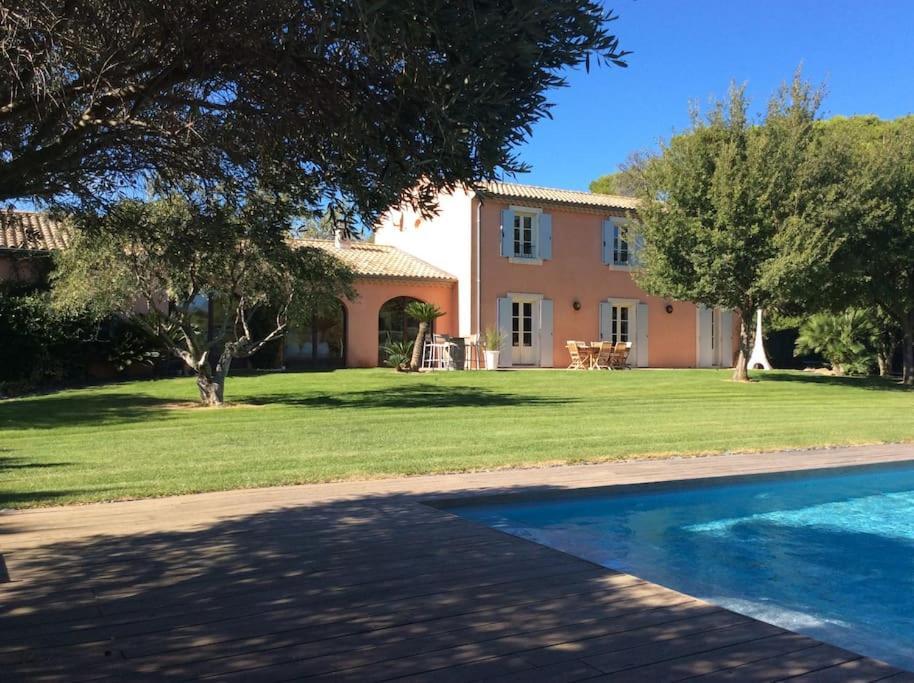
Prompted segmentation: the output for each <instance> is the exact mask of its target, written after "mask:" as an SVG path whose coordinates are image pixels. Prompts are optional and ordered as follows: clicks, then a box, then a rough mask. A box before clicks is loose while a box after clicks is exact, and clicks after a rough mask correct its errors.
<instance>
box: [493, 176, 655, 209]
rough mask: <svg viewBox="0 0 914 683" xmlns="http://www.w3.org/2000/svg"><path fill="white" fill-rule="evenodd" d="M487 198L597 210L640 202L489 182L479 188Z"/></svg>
mask: <svg viewBox="0 0 914 683" xmlns="http://www.w3.org/2000/svg"><path fill="white" fill-rule="evenodd" d="M477 191H478V192H479V193H480V194H482V195H483V196H485V197H502V198H505V199H519V200H532V201H539V202H549V203H553V204H566V205H569V206H584V207H587V208H595V209H637V208H638V200H637V199H635V198H634V197H623V196H620V195H613V194H596V193H594V192H580V191H578V190H558V189H554V188H551V187H538V186H536V185H522V184H520V183H503V182H500V181H496V180H489V181H486V182H484V183H482V184H481V185H479V186H478V187H477Z"/></svg>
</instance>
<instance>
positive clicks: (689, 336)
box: [0, 182, 736, 368]
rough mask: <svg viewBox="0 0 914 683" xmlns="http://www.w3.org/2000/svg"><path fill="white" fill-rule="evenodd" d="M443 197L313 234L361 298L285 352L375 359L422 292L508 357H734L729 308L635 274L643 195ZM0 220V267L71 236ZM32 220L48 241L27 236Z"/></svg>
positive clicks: (695, 361)
mask: <svg viewBox="0 0 914 683" xmlns="http://www.w3.org/2000/svg"><path fill="white" fill-rule="evenodd" d="M439 204H440V211H439V213H438V215H437V216H435V217H434V218H431V219H424V218H422V217H421V216H420V215H418V214H417V213H415V212H413V211H411V210H409V209H393V210H391V211H389V212H387V214H386V215H385V216H383V218H382V220H381V221H380V222H379V224H378V225H377V226H375V228H376V229H375V234H374V241H373V242H366V241H349V242H346V241H343V242H340V241H337V242H334V241H333V240H306V241H307V242H308V243H310V244H312V245H314V246H320V247H321V248H324V249H327V250H328V251H330V252H332V253H334V254H336V255H337V256H338V257H339V258H341V259H343V260H344V261H346V262H347V263H349V264H350V265H351V266H352V268H353V269H354V271H355V272H356V274H357V280H356V289H357V291H358V297H357V298H356V299H355V300H353V301H345V302H340V306H339V308H338V310H337V312H336V314H335V315H330V316H327V317H326V318H325V319H322V320H316V321H314V324H313V325H311V326H310V327H309V328H308V329H295V330H292V331H291V332H290V333H289V334H288V335H287V338H286V340H285V343H284V345H283V348H282V349H281V352H280V357H279V358H277V359H276V363H277V364H279V365H284V366H288V367H295V366H302V367H314V366H318V367H373V366H376V365H378V364H380V363H381V362H382V356H383V354H382V352H381V350H380V347H381V346H383V345H384V344H385V343H386V342H387V341H388V340H400V339H412V338H414V336H415V334H416V324H415V322H414V321H412V320H410V319H409V318H408V317H407V316H406V315H405V314H404V312H403V308H404V307H405V305H406V304H407V303H408V302H410V301H413V300H421V301H427V302H430V303H434V304H436V305H438V306H439V307H440V308H441V309H442V310H443V311H444V312H445V315H444V316H443V317H442V318H440V319H439V320H438V321H436V323H435V332H436V333H439V334H445V335H449V336H453V337H467V336H470V335H474V334H481V333H483V332H484V331H485V330H486V329H488V328H492V327H498V328H500V329H501V330H502V331H503V332H504V333H505V336H506V337H507V340H508V343H506V344H505V346H504V347H503V348H502V349H501V351H502V353H501V359H500V364H501V366H503V367H509V368H519V367H547V368H548V367H559V368H563V367H566V366H567V365H568V363H569V358H568V354H567V351H566V349H565V343H566V341H567V340H578V341H597V340H610V341H613V342H616V341H624V342H631V345H632V351H631V360H632V364H633V365H636V366H638V367H669V368H689V367H729V366H731V365H732V362H733V358H734V348H735V344H734V327H735V323H736V321H735V320H734V319H733V316H732V315H731V313H730V312H729V311H724V310H719V309H709V308H705V307H703V306H698V305H695V304H693V303H690V302H685V301H672V300H669V299H662V298H658V297H653V296H649V295H647V294H645V293H644V292H643V291H642V290H641V289H640V288H639V287H638V286H637V285H636V284H635V281H634V280H633V278H632V272H633V269H634V268H636V267H637V265H636V259H637V252H638V245H639V241H640V240H639V238H638V234H637V220H636V218H637V216H636V202H635V200H633V199H631V198H628V197H617V196H611V195H600V194H592V193H588V192H576V191H569V190H557V189H549V188H542V187H534V186H531V185H520V184H515V183H502V182H489V183H485V184H483V185H481V186H480V187H479V188H477V189H476V190H458V191H455V192H451V193H445V194H442V195H440V197H439ZM0 224H2V225H0V227H2V228H3V229H2V230H0V278H2V276H3V275H4V274H6V275H7V277H9V276H10V275H11V273H10V272H5V271H9V270H10V269H11V267H12V264H13V263H14V262H18V261H21V255H22V253H23V251H27V250H30V249H35V250H38V251H42V252H44V253H46V252H47V251H48V250H50V249H53V248H57V247H58V246H61V245H62V240H61V239H60V238H59V236H58V235H57V230H56V226H55V225H54V224H52V223H49V222H48V221H46V220H44V219H42V218H41V217H39V216H36V214H26V213H23V212H16V213H8V212H7V213H5V215H4V216H3V220H2V221H0ZM26 228H31V233H32V234H34V235H37V237H38V239H37V241H36V240H33V241H32V242H31V243H27V241H26V240H24V239H23V237H24V234H25V232H26Z"/></svg>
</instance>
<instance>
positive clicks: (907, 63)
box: [518, 0, 914, 190]
mask: <svg viewBox="0 0 914 683" xmlns="http://www.w3.org/2000/svg"><path fill="white" fill-rule="evenodd" d="M606 3H607V7H610V8H612V9H613V10H614V11H615V14H617V15H618V16H619V19H618V20H617V21H615V22H613V23H612V24H611V27H612V30H613V32H615V33H616V34H618V36H619V38H620V40H621V44H622V47H623V48H624V49H627V50H632V51H633V54H632V55H630V56H629V58H628V62H629V67H628V68H627V69H617V68H615V67H601V68H598V69H591V72H590V74H586V73H585V72H584V71H583V70H580V71H573V72H571V73H570V74H569V83H570V87H568V88H564V89H560V90H558V91H556V92H554V93H552V97H551V99H552V100H553V101H554V102H555V103H556V106H555V108H554V109H553V112H552V113H553V116H554V119H553V120H546V121H543V122H541V123H539V124H537V125H536V126H535V127H534V130H533V137H532V138H531V139H530V141H529V142H528V143H527V144H526V145H525V146H524V147H523V148H521V150H520V156H521V159H522V160H523V161H525V162H527V163H528V164H530V165H531V166H532V167H533V170H532V172H531V173H529V174H525V175H522V176H519V177H518V180H519V181H520V182H525V183H533V184H536V185H546V186H551V187H563V188H569V189H582V190H585V189H587V185H588V183H589V182H590V181H591V180H592V179H593V178H595V177H597V176H599V175H602V174H603V173H608V172H611V171H614V170H615V169H616V166H617V164H619V163H620V162H621V161H624V160H625V157H626V156H627V155H628V154H629V152H631V151H633V150H637V149H645V148H653V147H656V143H657V141H658V140H659V139H660V138H668V137H669V136H670V134H671V133H673V132H674V131H677V130H682V129H684V128H685V127H687V126H688V104H689V102H690V101H696V102H698V103H700V104H706V103H707V102H708V100H709V98H710V97H712V96H718V97H719V96H722V95H724V94H725V93H726V90H727V87H728V85H729V83H730V82H731V81H734V80H735V81H737V82H740V83H742V82H745V83H747V84H748V92H749V94H750V97H751V98H752V101H753V105H754V106H755V107H760V108H761V107H764V104H765V102H766V101H767V99H768V97H769V96H770V95H771V93H772V92H774V90H775V89H776V88H777V87H778V86H779V85H780V84H781V83H782V82H783V81H785V80H788V79H789V78H790V77H791V76H792V74H793V72H794V70H795V69H796V67H797V65H799V64H800V63H802V64H803V72H804V75H805V77H806V78H807V79H809V80H811V81H813V82H816V83H824V84H825V86H826V88H827V91H828V95H827V97H826V100H825V103H824V106H823V114H824V115H825V116H833V115H838V114H843V115H853V114H876V115H878V116H881V117H883V118H894V117H896V116H901V115H904V114H909V113H912V112H914V0H870V1H869V2H861V0H856V1H855V2H850V1H847V0H764V1H763V0H755V1H751V2H750V1H749V0H729V1H727V0H692V1H686V0H606Z"/></svg>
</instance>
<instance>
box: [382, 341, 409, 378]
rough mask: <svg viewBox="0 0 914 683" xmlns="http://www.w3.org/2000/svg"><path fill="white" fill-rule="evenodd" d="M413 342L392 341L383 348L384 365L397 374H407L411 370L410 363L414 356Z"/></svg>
mask: <svg viewBox="0 0 914 683" xmlns="http://www.w3.org/2000/svg"><path fill="white" fill-rule="evenodd" d="M414 343H415V342H413V341H391V340H390V339H388V340H387V343H386V344H385V345H384V346H383V347H382V350H383V351H384V356H385V359H384V363H385V364H386V365H387V366H388V367H391V368H394V369H395V370H396V371H397V372H406V371H408V370H409V361H410V358H412V355H413V344H414Z"/></svg>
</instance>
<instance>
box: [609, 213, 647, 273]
mask: <svg viewBox="0 0 914 683" xmlns="http://www.w3.org/2000/svg"><path fill="white" fill-rule="evenodd" d="M642 246H643V239H642V238H641V234H640V232H639V230H638V223H637V222H636V221H634V220H632V219H630V218H621V217H615V216H614V217H612V218H607V219H606V220H604V221H603V263H605V264H606V265H608V266H618V267H620V268H629V267H636V266H637V265H638V253H639V251H640V250H641V248H642Z"/></svg>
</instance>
